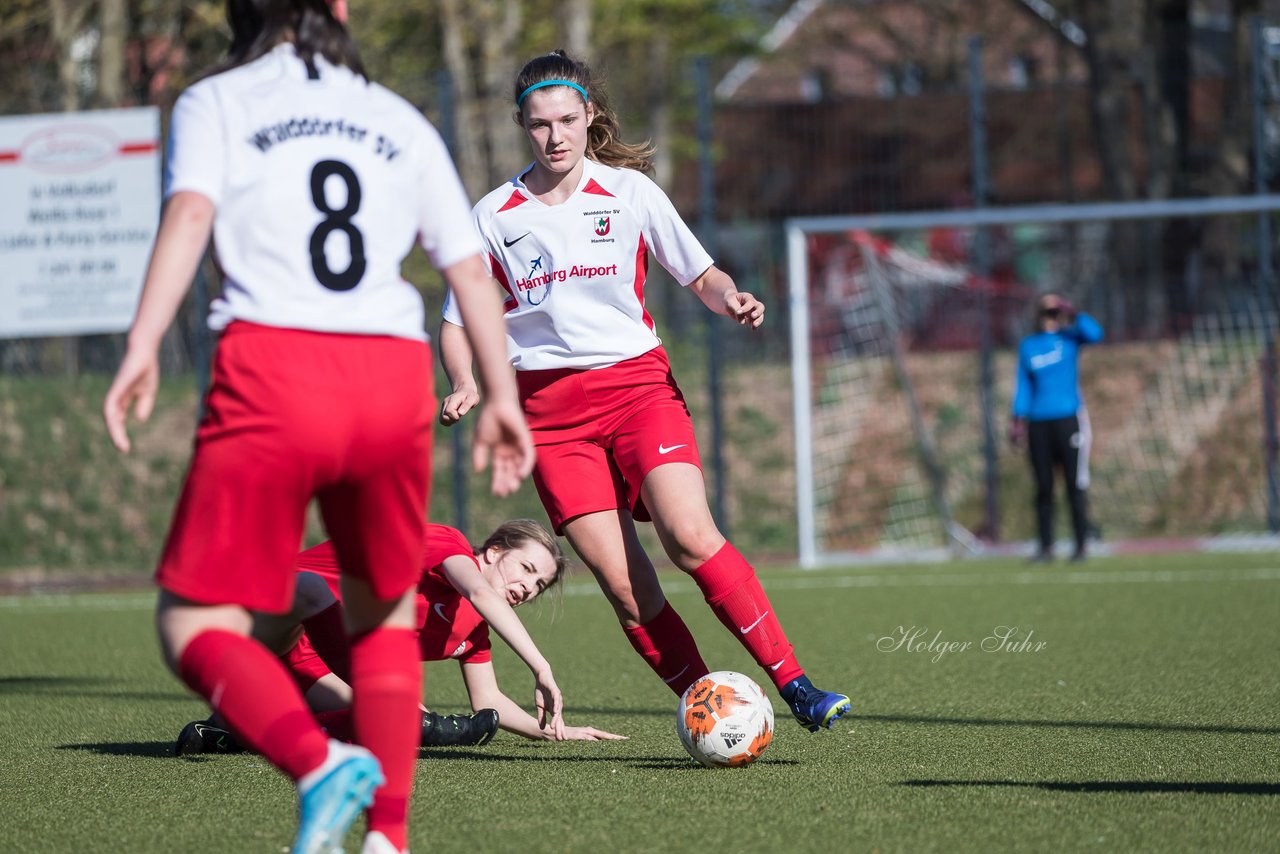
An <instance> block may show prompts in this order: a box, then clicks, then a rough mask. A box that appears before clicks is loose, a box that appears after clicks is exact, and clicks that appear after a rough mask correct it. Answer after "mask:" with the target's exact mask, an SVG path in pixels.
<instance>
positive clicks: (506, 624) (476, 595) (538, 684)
mask: <svg viewBox="0 0 1280 854" xmlns="http://www.w3.org/2000/svg"><path fill="white" fill-rule="evenodd" d="M444 574H445V577H446V578H447V579H448V580H449V583H450V584H452V585H453V587H454V589H456V590H457V591H458V592H459V593H461V594H462V595H463V596H465V597H466V598H467V601H468V602H470V603H471V605H472V607H473V608H475V609H476V610H477V611H479V612H480V616H481V617H484V620H485V622H486V623H488V624H489V627H490V628H491V629H493V630H494V631H495V632H497V633H498V637H500V638H502V639H503V641H505V642H506V644H507V646H509V647H511V649H512V651H513V652H515V654H516V655H518V656H520V660H521V661H523V662H524V663H525V664H526V665H528V667H529V670H530V671H531V672H532V673H533V680H534V703H535V705H536V706H537V708H538V723H539V724H540V725H542V726H549V727H551V728H552V730H554V731H555V732H556V733H557V735H558V734H559V733H561V732H563V730H564V719H563V718H562V717H561V714H562V712H563V708H564V701H563V699H562V698H561V696H560V688H559V686H557V685H556V680H555V677H554V676H553V675H552V673H551V665H550V663H548V662H547V660H546V658H544V657H543V655H542V653H541V652H539V650H538V647H537V645H536V644H535V643H534V642H533V638H531V637H529V632H528V630H526V629H525V627H524V623H522V622H520V618H519V617H517V616H516V612H515V610H514V609H512V607H511V605H510V603H509V602H507V600H506V599H505V598H503V596H502V594H501V593H499V592H498V591H496V590H494V589H493V588H492V587H490V586H489V584H488V582H486V581H485V580H484V578H482V577H481V576H480V573H478V572H476V567H475V564H474V563H472V561H471V558H469V557H466V556H464V555H454V556H453V557H450V558H446V559H445V562H444ZM499 714H501V710H499Z"/></svg>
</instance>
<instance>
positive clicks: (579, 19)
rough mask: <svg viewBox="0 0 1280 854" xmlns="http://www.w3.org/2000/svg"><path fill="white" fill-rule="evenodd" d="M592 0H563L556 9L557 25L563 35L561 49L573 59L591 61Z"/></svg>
mask: <svg viewBox="0 0 1280 854" xmlns="http://www.w3.org/2000/svg"><path fill="white" fill-rule="evenodd" d="M593 5H594V4H593V3H592V0H564V2H562V3H560V4H559V5H558V6H557V7H556V17H557V23H558V24H559V26H560V32H562V33H564V43H563V47H564V49H565V50H566V51H568V53H569V55H570V56H572V57H574V58H575V59H585V60H590V59H591V15H592V12H593V9H592V6H593Z"/></svg>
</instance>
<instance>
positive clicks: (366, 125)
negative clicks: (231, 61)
mask: <svg viewBox="0 0 1280 854" xmlns="http://www.w3.org/2000/svg"><path fill="white" fill-rule="evenodd" d="M315 65H316V69H317V71H318V72H319V73H318V74H317V75H316V76H315V77H314V78H312V77H311V76H310V75H309V73H308V70H307V67H306V65H305V64H304V63H303V62H302V60H300V59H299V58H298V56H297V54H296V52H295V51H294V48H293V45H292V44H288V43H286V44H282V45H280V46H279V47H277V48H275V49H274V50H272V51H271V52H270V53H268V54H267V55H265V56H263V57H261V58H259V59H257V60H255V61H253V62H251V63H249V64H247V65H243V66H240V67H238V68H234V69H231V70H230V71H226V72H223V73H221V74H216V75H214V76H212V77H209V78H206V79H204V80H202V81H200V82H198V83H196V84H195V85H193V86H191V87H190V88H189V89H187V90H186V91H185V92H183V94H182V96H181V97H180V98H179V99H178V102H177V104H176V105H175V107H174V110H173V122H172V127H171V128H170V151H169V174H168V180H167V186H166V195H172V194H174V193H177V192H181V191H184V190H188V191H194V192H197V193H200V194H201V195H204V196H206V197H207V198H208V199H209V200H210V201H212V202H213V203H214V205H215V207H216V211H217V213H216V215H215V219H214V231H213V238H214V249H215V251H216V253H217V258H218V263H219V265H220V266H221V268H222V271H223V274H224V276H225V280H224V289H223V296H222V298H221V299H218V300H215V301H214V304H213V306H212V310H211V313H210V317H209V325H210V326H211V327H213V328H214V329H221V328H223V327H225V326H226V325H227V324H228V323H229V322H231V321H232V320H236V319H239V320H247V321H252V322H254V323H261V324H266V325H269V326H281V327H289V328H295V329H312V330H316V331H321V332H338V333H355V334H371V335H394V336H397V337H402V338H415V339H425V337H426V334H425V331H424V329H423V320H424V317H423V306H422V298H421V296H420V295H419V294H418V292H417V291H416V290H415V289H414V288H413V286H412V285H410V284H409V283H407V282H405V281H404V280H403V279H402V278H401V276H400V265H401V262H402V261H403V260H404V258H405V256H407V255H408V254H409V252H410V250H411V249H412V248H413V242H414V240H415V238H416V239H417V240H418V241H419V242H420V243H421V244H422V247H423V248H424V249H425V250H426V251H427V253H428V254H429V255H430V257H431V260H432V263H434V264H435V266H436V267H438V268H444V267H448V266H450V265H452V264H454V263H456V262H458V261H461V260H463V259H465V258H467V257H469V256H471V255H476V254H480V253H481V244H480V241H479V240H478V238H477V237H476V234H475V230H474V228H473V226H472V225H471V221H470V219H469V217H468V216H467V214H468V211H469V209H470V204H469V203H468V201H467V197H466V192H465V191H464V190H463V188H462V183H461V182H460V181H459V179H458V174H457V171H456V170H455V169H454V166H453V161H452V160H451V159H450V157H449V153H448V151H447V150H446V148H445V145H444V143H443V141H442V140H441V139H440V135H439V134H438V133H436V131H435V129H434V128H433V127H432V126H431V125H430V123H429V122H427V120H426V119H425V118H423V117H422V115H421V114H419V113H418V111H417V110H415V109H414V108H413V107H412V106H410V105H409V104H408V103H407V102H406V101H404V100H403V99H402V98H400V97H399V96H398V95H396V94H394V93H393V92H391V91H389V90H388V89H386V88H384V87H382V86H379V85H377V84H376V83H369V82H367V81H365V80H364V79H363V78H362V77H359V76H358V75H356V74H355V73H353V72H352V71H351V70H350V69H347V68H345V67H339V66H333V65H330V64H329V63H327V62H326V61H325V60H324V59H322V58H319V57H317V59H316V62H315Z"/></svg>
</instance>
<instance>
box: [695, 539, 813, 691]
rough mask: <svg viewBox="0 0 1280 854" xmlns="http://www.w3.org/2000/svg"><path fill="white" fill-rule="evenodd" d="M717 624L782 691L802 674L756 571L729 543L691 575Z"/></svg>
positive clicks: (793, 651)
mask: <svg viewBox="0 0 1280 854" xmlns="http://www.w3.org/2000/svg"><path fill="white" fill-rule="evenodd" d="M692 575H693V580H694V581H696V582H697V583H698V587H699V588H700V589H701V590H702V596H703V598H705V599H706V600H707V604H708V605H710V606H711V610H712V611H714V612H715V615H716V617H717V618H719V620H720V622H722V623H724V625H725V627H726V628H728V629H729V632H730V633H731V634H733V636H734V637H736V638H737V639H738V640H739V641H740V642H741V643H742V645H743V646H744V647H746V648H747V652H749V653H751V657H752V658H754V659H755V662H756V664H758V665H760V666H761V667H763V668H764V671H765V673H767V674H768V675H769V678H770V679H771V680H773V684H774V686H776V687H777V688H779V689H781V688H782V686H783V685H786V684H787V683H788V682H790V681H791V680H792V679H795V678H796V677H798V676H801V675H803V674H804V668H802V667H801V666H800V664H799V663H798V662H797V661H796V655H795V650H793V649H792V647H791V643H790V641H788V640H787V635H786V633H785V632H783V631H782V624H781V623H779V622H778V615H777V614H776V613H774V610H773V605H772V604H771V603H770V602H769V597H768V596H767V595H765V592H764V588H763V587H761V586H760V580H759V579H758V578H756V572H755V570H754V569H752V568H751V564H749V563H747V560H746V558H744V557H743V556H742V555H741V554H739V553H738V550H737V549H735V548H734V547H733V545H732V544H731V543H725V544H724V546H723V547H722V548H721V549H720V551H718V552H716V553H715V554H714V555H712V556H711V559H710V560H708V561H707V562H706V563H704V564H703V565H702V566H700V567H698V568H697V569H695V570H694V571H693V572H692Z"/></svg>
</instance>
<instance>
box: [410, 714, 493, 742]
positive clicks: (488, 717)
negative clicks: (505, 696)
mask: <svg viewBox="0 0 1280 854" xmlns="http://www.w3.org/2000/svg"><path fill="white" fill-rule="evenodd" d="M497 731H498V713H497V711H495V710H493V709H481V710H480V711H478V712H476V713H475V714H474V715H438V714H436V713H435V712H423V713H422V746H423V747H479V746H480V745H482V744H488V743H489V740H490V739H491V738H493V734H494V733H496V732H497Z"/></svg>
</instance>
